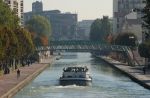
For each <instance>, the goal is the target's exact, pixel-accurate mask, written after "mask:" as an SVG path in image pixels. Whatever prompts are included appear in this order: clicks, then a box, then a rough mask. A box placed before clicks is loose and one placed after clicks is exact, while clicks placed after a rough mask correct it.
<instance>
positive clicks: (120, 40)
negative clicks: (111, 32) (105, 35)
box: [114, 32, 137, 47]
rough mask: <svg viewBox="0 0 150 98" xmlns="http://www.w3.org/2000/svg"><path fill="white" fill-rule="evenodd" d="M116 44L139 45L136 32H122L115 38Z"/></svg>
mask: <svg viewBox="0 0 150 98" xmlns="http://www.w3.org/2000/svg"><path fill="white" fill-rule="evenodd" d="M114 44H116V45H125V46H133V47H135V46H136V45H137V36H136V35H135V34H134V33H128V32H125V33H120V34H119V35H118V36H117V37H116V38H115V40H114Z"/></svg>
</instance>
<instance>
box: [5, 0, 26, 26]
mask: <svg viewBox="0 0 150 98" xmlns="http://www.w3.org/2000/svg"><path fill="white" fill-rule="evenodd" d="M4 2H5V3H6V4H8V5H9V6H10V8H11V9H12V10H13V11H14V12H15V14H16V15H17V16H18V17H19V18H20V25H23V24H24V3H23V0H4Z"/></svg>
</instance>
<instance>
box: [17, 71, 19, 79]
mask: <svg viewBox="0 0 150 98" xmlns="http://www.w3.org/2000/svg"><path fill="white" fill-rule="evenodd" d="M19 77H20V70H19V69H18V70H17V79H18V78H19Z"/></svg>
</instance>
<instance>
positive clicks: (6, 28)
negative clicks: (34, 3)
mask: <svg viewBox="0 0 150 98" xmlns="http://www.w3.org/2000/svg"><path fill="white" fill-rule="evenodd" d="M34 51H35V47H34V44H33V41H32V39H31V33H29V32H28V31H26V30H25V29H23V28H22V27H20V26H19V18H18V17H17V16H16V15H15V13H14V12H13V11H12V10H11V9H10V8H9V6H8V5H6V4H5V3H4V2H3V0H0V63H1V66H0V69H1V67H2V65H5V66H3V69H4V73H7V71H8V69H9V67H10V66H11V65H12V64H13V61H14V59H15V60H16V59H17V60H21V59H22V58H23V56H24V57H28V56H30V55H31V54H33V53H34ZM4 62H5V64H4ZM15 68H16V66H15Z"/></svg>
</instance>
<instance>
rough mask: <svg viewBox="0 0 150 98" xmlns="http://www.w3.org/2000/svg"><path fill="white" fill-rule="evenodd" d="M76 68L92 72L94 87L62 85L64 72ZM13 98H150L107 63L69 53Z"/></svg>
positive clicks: (146, 92) (79, 54)
mask: <svg viewBox="0 0 150 98" xmlns="http://www.w3.org/2000/svg"><path fill="white" fill-rule="evenodd" d="M75 65H81V66H87V67H88V68H89V70H90V73H91V76H92V77H93V81H92V85H90V86H76V85H70V86H60V85H59V81H58V79H59V77H60V76H61V74H62V70H63V68H64V67H67V66H75ZM14 98H150V91H149V90H147V89H145V88H143V87H141V86H140V85H138V84H137V83H134V82H133V81H131V80H130V79H129V78H128V77H126V76H125V75H123V74H122V73H120V72H118V71H116V70H114V69H113V68H111V67H110V66H109V65H107V64H106V63H104V62H102V61H100V60H98V59H94V58H93V57H92V56H91V55H90V53H76V54H75V53H66V54H62V58H61V59H60V60H56V62H54V64H52V66H51V67H49V68H47V69H46V70H45V71H44V72H42V73H41V74H40V75H39V76H38V77H37V78H36V79H34V80H33V81H32V82H31V83H30V84H29V85H28V86H26V87H25V88H24V89H22V90H21V91H20V92H18V93H17V95H15V96H14Z"/></svg>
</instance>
